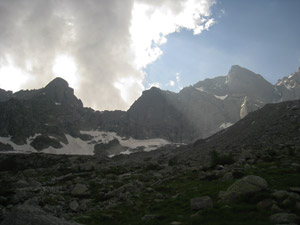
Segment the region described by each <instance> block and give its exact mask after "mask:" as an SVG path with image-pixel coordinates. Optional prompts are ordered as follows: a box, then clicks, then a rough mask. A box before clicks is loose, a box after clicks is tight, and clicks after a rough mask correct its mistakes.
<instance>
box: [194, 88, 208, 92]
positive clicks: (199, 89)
mask: <svg viewBox="0 0 300 225" xmlns="http://www.w3.org/2000/svg"><path fill="white" fill-rule="evenodd" d="M196 89H197V90H198V91H202V92H206V91H205V90H204V88H203V87H198V88H196Z"/></svg>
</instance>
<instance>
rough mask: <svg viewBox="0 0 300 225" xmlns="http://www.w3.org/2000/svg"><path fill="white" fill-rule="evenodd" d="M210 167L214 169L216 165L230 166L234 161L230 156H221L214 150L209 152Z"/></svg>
mask: <svg viewBox="0 0 300 225" xmlns="http://www.w3.org/2000/svg"><path fill="white" fill-rule="evenodd" d="M210 156H211V167H215V166H217V165H230V164H232V163H234V159H233V156H232V154H231V153H230V154H224V153H223V154H221V153H219V152H217V151H216V150H213V151H211V153H210Z"/></svg>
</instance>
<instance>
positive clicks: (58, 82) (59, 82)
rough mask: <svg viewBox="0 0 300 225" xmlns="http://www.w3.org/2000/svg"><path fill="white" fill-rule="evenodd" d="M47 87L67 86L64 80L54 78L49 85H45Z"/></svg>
mask: <svg viewBox="0 0 300 225" xmlns="http://www.w3.org/2000/svg"><path fill="white" fill-rule="evenodd" d="M47 87H60V88H68V87H69V84H68V82H67V81H66V80H64V79H63V78H61V77H56V78H54V79H53V80H52V81H50V83H49V84H47V86H46V88H47Z"/></svg>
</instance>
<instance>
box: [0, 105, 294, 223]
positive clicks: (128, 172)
mask: <svg viewBox="0 0 300 225" xmlns="http://www.w3.org/2000/svg"><path fill="white" fill-rule="evenodd" d="M299 124H300V101H299V100H297V101H288V102H284V103H277V104H268V105H266V106H264V107H263V108H262V109H259V110H257V111H255V112H251V113H249V114H248V115H247V116H246V117H245V118H243V119H242V120H240V121H239V122H237V123H236V124H234V125H232V126H231V127H229V128H227V129H225V130H222V131H220V132H218V133H217V134H215V135H213V136H211V137H209V138H206V139H203V140H199V141H197V142H195V143H194V144H190V145H188V146H181V147H180V148H174V147H173V148H170V147H168V146H165V147H163V148H162V149H160V150H157V151H152V152H139V153H134V154H131V155H129V156H128V155H120V156H116V157H114V158H107V157H105V156H101V155H97V156H58V155H48V154H31V155H28V154H21V155H18V154H11V155H10V154H0V221H2V223H1V225H7V224H10V225H14V224H20V220H21V221H26V222H28V223H29V224H30V223H31V224H33V223H40V224H53V222H51V221H55V222H56V224H66V225H67V224H71V223H72V222H71V221H76V222H77V223H80V224H86V225H88V224H89V225H92V224H116V225H119V224H123V225H124V224H143V223H147V224H204V225H205V224H209V225H211V224H243V225H248V224H249V225H250V224H260V225H271V224H299V222H300V221H299V216H300V188H299V187H300V183H299V181H300V175H299V171H300V160H299V159H300V158H299V157H300V151H299V146H300V145H299V141H300V138H299V137H300V127H299ZM54 217H56V218H54ZM65 220H69V221H70V222H66V221H65Z"/></svg>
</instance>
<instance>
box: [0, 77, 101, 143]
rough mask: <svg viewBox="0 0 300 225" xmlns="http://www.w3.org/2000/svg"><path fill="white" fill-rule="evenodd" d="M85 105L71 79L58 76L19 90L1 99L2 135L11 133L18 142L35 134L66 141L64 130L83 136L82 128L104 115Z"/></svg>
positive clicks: (0, 126)
mask: <svg viewBox="0 0 300 225" xmlns="http://www.w3.org/2000/svg"><path fill="white" fill-rule="evenodd" d="M92 114H94V111H93V110H90V109H86V108H83V105H82V102H81V100H79V99H78V98H77V97H76V96H75V95H74V90H73V89H72V88H70V87H69V85H68V83H67V82H66V81H65V80H63V79H61V78H56V79H54V80H53V81H52V82H50V83H49V84H48V85H47V86H46V87H45V88H41V89H38V90H26V91H23V90H22V91H19V92H16V93H14V94H12V95H11V96H10V98H8V100H7V101H2V102H0V136H1V137H3V136H4V137H8V136H11V137H12V140H13V141H14V142H15V143H16V144H26V140H27V139H28V138H29V137H31V136H34V135H35V134H43V135H45V137H48V138H49V136H52V137H55V138H57V139H58V140H59V141H62V142H65V143H66V142H67V140H66V137H65V135H64V134H70V135H72V136H75V137H76V136H78V137H80V133H79V130H80V129H82V128H84V127H91V126H92V127H95V126H97V124H99V121H100V120H101V119H99V118H93V117H92V116H91V115H92Z"/></svg>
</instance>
